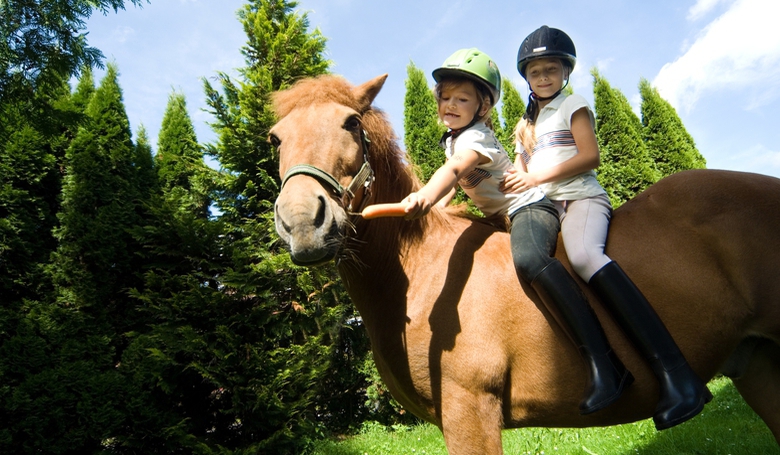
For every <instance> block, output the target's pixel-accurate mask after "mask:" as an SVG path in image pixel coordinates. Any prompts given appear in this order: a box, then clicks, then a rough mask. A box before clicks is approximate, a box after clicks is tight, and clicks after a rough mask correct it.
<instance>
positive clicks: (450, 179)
mask: <svg viewBox="0 0 780 455" xmlns="http://www.w3.org/2000/svg"><path fill="white" fill-rule="evenodd" d="M488 161H489V159H488V158H487V157H486V156H483V155H480V154H479V153H477V152H475V151H474V150H462V151H459V152H456V153H455V154H454V155H452V157H450V159H448V160H447V162H446V163H444V165H442V167H440V168H439V169H437V170H436V172H434V174H433V175H432V176H431V179H430V180H429V181H428V183H427V184H426V185H425V186H424V187H422V188H421V189H420V190H419V191H417V192H416V193H412V194H410V195H409V196H407V197H406V198H405V199H404V200H403V202H406V203H407V204H408V205H407V206H406V213H407V215H406V218H407V219H410V220H413V219H416V218H420V217H423V216H425V215H426V214H427V213H428V212H430V210H431V207H432V206H433V204H435V203H436V202H438V201H439V200H441V199H442V198H444V197H445V196H448V195H449V194H450V193H451V192H452V193H454V190H455V186H456V185H457V184H458V180H460V178H461V177H463V176H464V175H466V174H468V173H469V172H471V171H472V170H474V168H475V167H477V165H478V164H480V163H485V162H488Z"/></svg>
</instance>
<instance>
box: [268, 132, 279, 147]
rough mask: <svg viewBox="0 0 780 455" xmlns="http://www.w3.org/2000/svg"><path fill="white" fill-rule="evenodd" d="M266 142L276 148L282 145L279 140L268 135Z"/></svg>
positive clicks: (272, 135)
mask: <svg viewBox="0 0 780 455" xmlns="http://www.w3.org/2000/svg"><path fill="white" fill-rule="evenodd" d="M268 142H270V143H271V145H273V146H274V147H276V148H279V146H280V145H282V141H281V140H279V138H278V137H276V135H275V134H269V135H268Z"/></svg>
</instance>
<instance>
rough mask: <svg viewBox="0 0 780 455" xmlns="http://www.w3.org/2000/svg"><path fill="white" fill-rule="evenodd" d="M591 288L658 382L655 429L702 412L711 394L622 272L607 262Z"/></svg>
mask: <svg viewBox="0 0 780 455" xmlns="http://www.w3.org/2000/svg"><path fill="white" fill-rule="evenodd" d="M590 285H591V287H592V288H593V290H594V291H596V294H597V295H598V296H599V297H600V298H601V302H602V303H603V304H604V305H606V306H607V308H609V310H610V312H611V313H612V315H613V316H614V317H615V319H616V320H617V321H618V323H619V324H620V327H621V328H622V329H623V330H624V331H625V333H626V334H627V335H628V337H629V338H630V339H631V341H632V342H633V343H634V345H635V346H636V347H637V349H639V352H640V353H641V354H642V355H643V356H644V357H645V358H646V359H647V361H648V362H649V363H650V367H651V368H652V370H653V373H654V374H655V376H656V377H657V378H658V384H659V386H660V389H661V394H660V397H659V400H658V404H657V405H656V408H655V414H654V415H653V421H655V427H656V429H658V430H659V431H660V430H664V429H666V428H670V427H673V426H675V425H678V424H680V423H683V422H685V421H686V420H688V419H690V418H692V417H694V416H695V415H696V414H698V413H699V412H701V410H702V409H704V405H705V404H706V403H708V402H709V401H710V400H711V399H712V394H711V393H710V391H709V389H707V386H706V385H705V384H704V383H703V382H702V380H701V378H699V376H697V375H696V373H695V372H694V371H693V369H691V367H690V366H689V365H688V362H687V361H686V360H685V356H683V354H682V352H680V349H679V348H678V347H677V344H676V343H675V342H674V339H673V338H672V336H671V334H670V333H669V331H668V330H667V329H666V326H665V325H664V323H663V322H662V321H661V318H659V317H658V314H656V312H655V310H654V309H653V307H651V306H650V304H649V303H648V301H647V299H646V298H645V296H644V295H642V293H641V292H640V291H639V289H637V287H636V286H635V285H634V283H633V282H632V281H631V279H630V278H629V277H628V276H627V275H626V274H625V272H623V269H621V268H620V266H619V265H618V264H617V263H616V262H610V263H609V264H607V265H605V266H604V267H602V268H601V270H599V271H598V272H596V274H595V275H593V277H592V278H591V279H590Z"/></svg>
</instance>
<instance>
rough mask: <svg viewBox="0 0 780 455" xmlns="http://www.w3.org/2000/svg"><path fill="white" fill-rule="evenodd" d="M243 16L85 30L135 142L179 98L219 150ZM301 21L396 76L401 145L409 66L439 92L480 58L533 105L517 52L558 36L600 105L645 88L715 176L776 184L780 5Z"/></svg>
mask: <svg viewBox="0 0 780 455" xmlns="http://www.w3.org/2000/svg"><path fill="white" fill-rule="evenodd" d="M244 3H245V2H244V1H238V0H152V3H150V4H147V5H145V6H144V7H143V8H133V7H130V8H128V10H126V11H120V12H119V13H117V14H113V13H111V14H109V15H107V16H103V15H101V14H96V15H94V16H93V17H92V18H91V19H90V20H89V21H88V23H87V30H88V32H89V35H88V40H89V43H90V45H92V46H95V47H97V48H99V49H101V50H102V51H103V53H104V54H105V55H106V57H107V60H108V61H111V62H114V63H116V64H117V66H118V68H119V73H120V84H121V86H122V89H123V91H124V100H125V105H126V107H127V112H128V115H129V117H130V123H131V126H132V128H133V131H134V132H136V131H137V129H138V126H139V125H140V124H143V125H144V127H145V128H146V130H147V133H148V134H149V136H150V139H151V141H152V144H153V146H154V145H156V141H157V134H158V131H159V128H160V124H161V122H162V116H163V112H164V109H165V105H166V103H167V100H168V96H169V94H170V93H171V92H172V91H174V90H176V91H178V92H181V93H183V94H184V95H185V96H186V98H187V104H188V108H189V111H190V115H191V116H192V119H193V122H194V124H195V128H196V132H197V135H198V139H199V141H200V142H212V141H214V140H215V135H214V133H213V132H212V131H211V129H210V127H209V126H208V125H207V122H209V121H211V120H212V119H211V117H210V115H209V114H208V113H206V112H204V111H203V109H204V108H205V102H204V100H205V96H204V92H203V84H202V82H201V80H202V78H204V77H205V78H213V77H214V76H215V75H216V74H217V72H225V73H228V74H231V75H234V76H235V75H236V69H237V68H240V67H242V66H244V58H243V56H242V55H241V52H240V49H241V47H242V46H243V45H244V44H245V42H246V35H245V34H244V31H243V28H242V26H241V24H240V23H239V22H238V20H237V18H236V11H237V10H238V9H239V8H241V7H242V6H243V5H244ZM298 10H299V11H300V12H308V17H309V22H310V28H311V29H312V30H313V29H314V28H319V30H320V31H321V33H322V34H323V35H324V36H325V37H326V38H327V39H328V43H327V57H328V58H329V59H330V60H331V61H332V62H333V65H332V67H331V71H332V72H334V73H336V74H340V75H343V76H344V77H346V78H347V79H348V80H350V81H352V82H353V83H361V82H364V81H366V80H368V79H370V78H372V77H374V76H377V75H380V74H384V73H388V74H389V78H388V80H387V83H386V84H385V87H384V89H383V91H382V92H381V93H380V94H379V96H378V98H377V100H376V102H375V105H376V106H378V107H379V108H381V109H383V110H385V111H386V112H387V113H388V115H389V116H390V119H391V121H392V123H393V126H394V127H395V129H396V132H397V133H398V134H399V136H400V135H401V134H402V128H403V98H404V90H405V89H404V82H405V79H406V71H407V66H408V65H409V63H410V62H413V63H414V64H415V65H416V66H417V67H419V68H421V69H423V70H424V71H425V73H426V74H428V75H429V82H431V83H432V82H433V81H432V79H431V78H430V72H431V71H432V70H433V69H434V68H436V67H437V66H438V65H439V64H441V62H443V61H444V59H445V58H446V57H447V56H449V55H450V54H451V53H452V52H454V51H455V50H457V49H460V48H465V47H477V48H479V49H481V50H483V51H485V52H487V53H488V54H489V55H491V56H492V58H493V59H494V60H495V61H496V62H497V63H498V66H499V68H500V69H501V72H502V75H503V77H505V78H510V79H511V80H512V81H513V82H514V83H515V86H516V87H517V88H518V89H519V90H520V92H521V94H523V96H526V95H527V86H526V84H525V82H524V81H523V80H522V78H521V77H520V75H519V74H518V73H517V70H516V69H515V63H516V56H517V49H518V47H519V45H520V43H521V41H522V40H523V38H524V37H525V36H526V35H527V34H528V33H530V32H531V31H533V30H534V29H536V28H538V27H539V26H541V25H549V26H551V27H556V28H560V29H562V30H564V31H566V32H567V33H568V34H569V35H570V36H571V37H572V39H573V40H574V42H575V44H576V46H577V53H578V61H577V67H576V69H575V72H574V74H573V75H572V82H571V84H572V86H573V87H574V90H575V92H577V93H580V94H582V95H583V96H585V98H586V99H588V100H589V101H590V102H591V103H592V100H593V93H592V77H591V75H590V70H591V69H592V68H598V70H599V71H600V72H601V74H602V75H603V76H605V77H606V78H607V80H608V81H609V82H610V84H611V85H612V86H613V87H615V88H617V89H619V90H620V91H621V92H623V94H624V95H626V97H627V98H628V99H629V100H630V101H631V102H632V104H633V105H634V107H635V110H637V111H638V103H639V95H638V88H637V87H638V84H639V81H640V79H641V78H645V79H647V80H649V81H650V82H651V83H653V84H654V85H655V86H656V87H657V88H658V89H659V91H660V92H661V94H662V96H664V98H666V99H667V100H668V101H669V102H671V103H672V105H673V106H675V108H676V109H677V112H678V114H679V115H680V117H681V118H682V121H683V123H684V124H685V126H686V128H687V129H688V132H689V133H690V134H691V135H692V136H693V138H694V140H695V141H696V145H697V147H698V148H699V151H700V152H701V153H702V154H703V155H704V157H705V158H706V159H707V165H708V167H709V168H713V169H715V168H716V169H732V170H740V171H749V172H759V173H762V174H768V175H773V176H776V177H780V132H778V131H780V127H778V126H777V125H778V117H779V116H780V108H778V103H779V102H780V33H777V30H776V27H777V24H776V21H777V18H780V1H777V0H656V1H653V2H637V1H628V0H623V1H620V0H591V1H589V2H582V1H575V0H559V1H555V2H550V1H544V0H537V1H535V2H518V1H517V0H501V1H491V0H475V1H465V0H451V1H440V0H428V1H419V0H418V1H408V0H395V1H392V2H387V1H382V2H379V1H373V0H301V1H300V2H299V5H298ZM102 74H103V73H102V72H100V71H98V72H96V77H97V78H98V79H99V78H100V77H102Z"/></svg>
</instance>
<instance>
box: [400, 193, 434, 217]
mask: <svg viewBox="0 0 780 455" xmlns="http://www.w3.org/2000/svg"><path fill="white" fill-rule="evenodd" d="M402 202H405V203H406V204H407V206H406V216H405V217H404V218H406V219H407V220H416V219H417V218H422V217H424V216H425V215H427V214H428V212H430V211H431V207H432V206H433V204H432V203H431V201H429V200H428V198H426V197H424V196H421V195H420V194H419V193H412V194H410V195H409V196H406V198H405V199H404V200H403V201H402Z"/></svg>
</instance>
